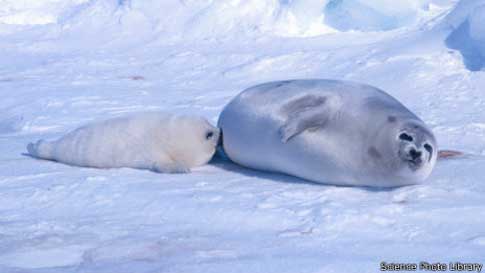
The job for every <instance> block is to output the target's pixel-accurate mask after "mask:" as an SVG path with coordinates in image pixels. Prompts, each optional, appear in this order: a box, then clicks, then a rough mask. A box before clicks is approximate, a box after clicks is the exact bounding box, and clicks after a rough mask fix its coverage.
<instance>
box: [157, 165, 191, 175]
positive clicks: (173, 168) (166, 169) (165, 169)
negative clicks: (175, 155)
mask: <svg viewBox="0 0 485 273" xmlns="http://www.w3.org/2000/svg"><path fill="white" fill-rule="evenodd" d="M151 170H152V171H154V172H158V173H189V172H190V169H189V168H187V167H186V166H185V165H183V164H181V163H176V162H173V163H169V164H153V167H152V169H151Z"/></svg>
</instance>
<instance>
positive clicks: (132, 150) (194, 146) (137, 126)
mask: <svg viewBox="0 0 485 273" xmlns="http://www.w3.org/2000/svg"><path fill="white" fill-rule="evenodd" d="M209 132H212V133H213V135H212V137H211V138H209V139H208V138H207V133H209ZM218 138H219V130H218V129H217V128H216V127H214V126H212V125H211V124H209V123H208V122H207V120H205V119H204V118H201V117H193V116H176V115H172V114H168V113H161V112H149V113H139V114H135V115H131V116H127V117H120V118H114V119H110V120H106V121H103V122H98V123H93V124H89V125H86V126H84V127H81V128H78V129H76V130H74V131H73V132H71V133H69V134H67V135H65V136H63V137H61V138H60V139H58V140H56V141H44V140H39V141H38V142H37V143H35V144H34V143H30V144H29V145H28V146H27V150H28V151H29V153H30V154H31V155H32V156H34V157H37V158H42V159H48V160H54V161H58V162H62V163H66V164H70V165H75V166H84V167H97V168H120V167H131V168H138V169H150V170H154V171H158V172H187V171H189V169H190V168H192V167H195V166H199V165H203V164H205V163H207V162H208V161H209V160H210V159H211V157H212V156H213V154H214V152H215V148H216V146H217V141H218Z"/></svg>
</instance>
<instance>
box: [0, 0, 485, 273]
mask: <svg viewBox="0 0 485 273" xmlns="http://www.w3.org/2000/svg"><path fill="white" fill-rule="evenodd" d="M0 3H1V5H0V18H2V19H0V20H2V23H0V56H1V57H0V95H1V98H0V113H1V116H0V151H1V152H0V272H8V273H10V272H49V273H61V272H62V273H66V272H90V273H91V272H92V273H98V272H130V273H142V272H174V273H179V272H255V273H257V272H264V273H271V272H278V273H284V272H291V273H294V272H302V273H304V272H325V273H331V272H338V273H340V272H359V273H361V272H377V271H378V270H379V263H380V262H381V261H387V262H420V261H423V260H424V261H430V262H438V261H439V262H455V261H464V260H466V261H472V262H482V261H483V253H485V243H484V242H485V239H484V238H485V232H484V231H483V227H484V226H485V220H484V219H485V214H484V213H485V209H484V202H483V196H484V194H485V185H484V183H483V177H484V176H485V173H484V168H483V166H484V164H485V160H484V156H485V141H484V140H485V126H484V120H485V112H484V111H483V109H484V107H485V98H484V93H483V86H485V72H484V71H483V70H482V69H483V56H484V55H483V53H484V52H483V25H484V24H483V8H480V6H481V5H482V3H484V1H483V0H475V1H466V0H464V1H459V2H458V1H454V0H450V1H448V0H434V1H426V2H418V1H392V3H393V4H392V5H390V4H389V5H388V4H387V3H389V2H384V1H383V0H381V1H365V2H364V1H342V2H341V4H339V6H338V7H339V10H340V11H341V12H350V13H351V14H356V16H355V17H351V18H352V20H346V21H345V22H343V21H341V20H340V21H339V20H337V19H338V18H336V17H337V16H336V14H337V13H336V14H334V15H332V14H331V13H330V14H329V13H328V11H326V8H325V7H326V6H327V4H328V3H327V2H326V1H316V0H315V1H303V0H301V1H298V0H293V1H289V0H286V1H276V0H260V1H242V0H241V1H236V0H234V1H222V0H201V1H198V0H184V1H175V0H163V1H162V0H146V1H142V0H132V1H114V0H113V1H110V0H92V1H74V0H73V1H69V0H66V1H54V0H39V1H34V0H32V1H17V0H15V1H14V0H8V1H5V0H4V1H0ZM379 3H380V4H379ZM408 3H409V6H407V4H408ZM364 4H365V5H364ZM356 9H358V10H356ZM27 13H28V14H29V20H30V21H29V22H30V23H35V22H37V23H38V22H41V23H42V24H37V23H36V24H35V25H33V24H27V25H26V24H25V23H29V22H26V21H25V20H23V19H22V16H24V15H21V14H27ZM382 14H390V15H392V16H393V17H392V18H390V17H388V16H383V15H382ZM404 14H406V15H409V16H410V17H409V18H404ZM357 15H358V16H357ZM329 16H330V18H332V16H334V17H333V19H335V20H336V21H335V22H338V23H339V24H342V25H341V26H342V28H340V27H339V26H337V25H331V24H330V23H329V22H330V21H327V19H328V18H329ZM369 16H372V17H369ZM37 17H38V18H37ZM5 18H19V19H15V20H11V19H9V20H10V21H8V22H9V23H8V24H7V23H6V21H5V20H6V19H5ZM42 18H48V20H46V19H42ZM328 20H330V19H328ZM465 21H466V22H468V27H466V28H460V26H464V25H463V24H464V22H465ZM47 22H48V23H47ZM344 23H345V24H344ZM343 26H345V28H344V27H343ZM450 34H451V35H450ZM448 36H449V38H448ZM447 38H448V40H447ZM445 40H447V42H445ZM450 41H452V43H450ZM450 47H452V48H451V49H450ZM453 48H456V49H457V50H459V51H460V52H461V53H464V52H465V54H463V56H462V54H460V52H458V51H457V50H453ZM467 50H468V52H471V53H473V54H474V55H471V56H472V57H473V56H475V57H473V58H472V57H467V53H466V52H467ZM474 60H478V61H475V62H476V63H475V66H474V67H475V68H473V66H472V68H473V69H470V66H469V63H470V62H472V63H474ZM464 61H465V62H464ZM289 78H335V79H342V80H354V81H360V82H364V83H367V84H371V85H375V86H377V87H379V88H382V89H384V90H386V91H388V92H389V93H390V94H391V95H393V96H395V97H396V98H397V99H399V100H400V101H401V102H402V103H403V104H405V105H406V106H407V107H408V108H410V109H411V110H412V111H413V112H415V113H416V114H417V115H418V116H419V117H420V118H422V119H423V121H425V122H426V123H427V124H428V125H429V126H430V127H431V128H432V129H433V131H434V133H435V135H436V137H437V141H438V145H439V147H440V148H441V149H454V150H459V151H463V152H465V153H466V154H467V155H466V156H465V157H463V158H461V159H454V160H452V159H449V160H443V161H439V162H438V163H437V166H436V169H435V170H434V172H433V174H432V175H431V177H430V178H429V180H428V181H427V182H426V184H424V185H419V186H411V187H402V188H397V189H391V190H381V189H372V188H351V187H335V186H325V185H315V184H312V183H308V182H307V181H303V180H300V179H297V178H293V177H288V176H284V175H279V174H274V173H264V172H258V171H253V170H248V169H244V168H242V167H239V166H237V165H235V164H232V163H231V162H227V161H225V160H224V159H222V158H219V157H216V158H214V160H213V161H212V162H211V163H210V164H209V165H207V166H203V167H200V168H196V169H194V170H193V171H192V172H191V173H190V174H184V175H170V174H157V173H153V172H150V171H142V170H133V169H109V170H103V169H88V168H77V167H70V166H66V165H63V164H58V163H55V162H48V161H40V160H35V159H33V158H30V157H27V156H25V155H23V153H25V152H26V150H25V146H26V144H27V143H29V142H32V141H35V140H37V139H55V138H58V137H60V136H62V135H64V134H65V133H66V132H68V131H70V130H72V129H75V128H77V127H79V126H81V125H83V124H86V123H88V122H91V121H95V120H101V119H106V118H110V117H114V116H118V115H121V114H125V113H132V112H139V111H146V110H165V111H170V112H174V113H180V114H185V113H191V114H198V115H201V116H204V117H206V118H207V119H208V120H210V121H211V122H212V123H213V124H216V122H217V119H218V115H219V113H220V111H221V109H222V108H223V107H224V105H225V104H226V103H227V102H228V101H229V100H230V99H232V98H233V97H234V96H235V95H236V94H238V93H239V92H240V91H241V90H243V89H244V88H247V87H249V86H251V85H254V84H257V83H261V82H264V81H271V80H282V79H289Z"/></svg>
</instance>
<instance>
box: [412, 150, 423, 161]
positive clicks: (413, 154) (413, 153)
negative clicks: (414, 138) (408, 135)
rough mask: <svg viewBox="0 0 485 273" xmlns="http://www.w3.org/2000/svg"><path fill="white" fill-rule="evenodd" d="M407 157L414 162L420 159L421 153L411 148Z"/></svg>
mask: <svg viewBox="0 0 485 273" xmlns="http://www.w3.org/2000/svg"><path fill="white" fill-rule="evenodd" d="M409 155H410V156H411V158H412V160H415V159H417V158H420V157H421V151H416V149H414V148H413V149H411V150H410V151H409Z"/></svg>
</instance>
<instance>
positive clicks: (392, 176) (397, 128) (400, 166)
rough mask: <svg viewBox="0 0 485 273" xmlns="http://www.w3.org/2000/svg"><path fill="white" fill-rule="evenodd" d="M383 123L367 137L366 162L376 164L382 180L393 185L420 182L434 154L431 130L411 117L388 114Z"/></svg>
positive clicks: (425, 176) (431, 163)
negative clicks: (368, 143)
mask: <svg viewBox="0 0 485 273" xmlns="http://www.w3.org/2000/svg"><path fill="white" fill-rule="evenodd" d="M386 123H387V124H384V125H382V124H381V126H379V128H381V129H378V133H377V135H376V136H375V137H374V138H373V139H372V140H371V143H373V146H371V147H370V148H369V150H368V154H369V155H370V160H369V162H373V163H371V164H374V165H375V166H379V167H377V168H376V169H377V170H379V172H380V173H381V175H382V177H383V178H384V179H383V181H393V184H395V185H408V184H416V183H420V182H423V181H424V180H425V179H426V178H427V177H428V176H429V175H430V174H431V171H432V170H433V167H434V165H435V163H436V159H437V157H438V149H437V145H436V140H435V137H434V135H433V133H432V132H431V130H430V129H429V128H428V127H427V126H426V125H425V124H424V123H423V122H422V121H421V120H419V119H417V118H415V117H411V118H408V117H395V116H391V117H389V118H388V120H386ZM382 128H385V129H382ZM383 183H384V184H387V182H383Z"/></svg>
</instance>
